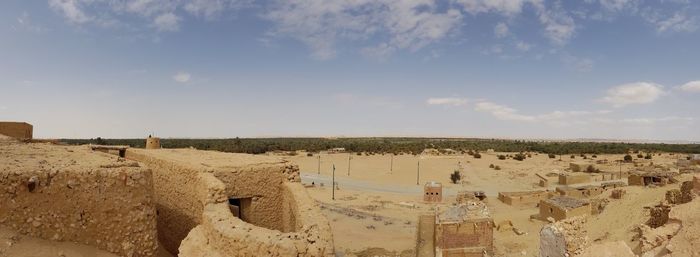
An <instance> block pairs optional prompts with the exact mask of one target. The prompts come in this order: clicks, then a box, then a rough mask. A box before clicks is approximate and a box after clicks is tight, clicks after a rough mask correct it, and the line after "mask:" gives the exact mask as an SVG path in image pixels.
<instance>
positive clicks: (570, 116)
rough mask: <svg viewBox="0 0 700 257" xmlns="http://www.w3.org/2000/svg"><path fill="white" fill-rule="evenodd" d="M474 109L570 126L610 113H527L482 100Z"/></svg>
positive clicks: (501, 116)
mask: <svg viewBox="0 0 700 257" xmlns="http://www.w3.org/2000/svg"><path fill="white" fill-rule="evenodd" d="M474 110H476V111H478V112H485V113H489V114H491V115H492V116H494V117H495V118H497V119H499V120H505V121H518V122H532V123H534V122H543V123H546V124H548V125H552V126H558V127H561V126H569V125H572V124H577V123H582V122H583V121H582V120H580V118H582V117H589V118H598V116H601V115H606V114H609V113H610V111H609V110H599V111H551V112H548V113H542V114H534V115H527V114H522V113H521V112H520V111H519V110H517V109H515V108H512V107H509V106H507V105H502V104H497V103H494V102H490V101H486V100H482V101H479V102H477V103H476V104H475V108H474Z"/></svg>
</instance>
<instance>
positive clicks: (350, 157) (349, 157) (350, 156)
mask: <svg viewBox="0 0 700 257" xmlns="http://www.w3.org/2000/svg"><path fill="white" fill-rule="evenodd" d="M350 159H352V154H351V153H349V154H348V177H350Z"/></svg>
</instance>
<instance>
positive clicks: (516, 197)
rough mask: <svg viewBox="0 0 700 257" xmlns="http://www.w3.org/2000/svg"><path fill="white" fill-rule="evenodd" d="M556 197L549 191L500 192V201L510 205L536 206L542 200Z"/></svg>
mask: <svg viewBox="0 0 700 257" xmlns="http://www.w3.org/2000/svg"><path fill="white" fill-rule="evenodd" d="M553 195H554V193H552V192H548V191H525V192H499V193H498V200H501V202H503V203H505V204H508V205H532V206H535V205H536V204H537V203H539V202H540V201H541V200H546V199H549V198H551V197H552V196H553Z"/></svg>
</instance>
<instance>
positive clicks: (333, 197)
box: [331, 164, 335, 200]
mask: <svg viewBox="0 0 700 257" xmlns="http://www.w3.org/2000/svg"><path fill="white" fill-rule="evenodd" d="M332 184H333V185H331V186H332V187H333V196H332V197H331V198H332V199H333V200H335V164H333V183H332Z"/></svg>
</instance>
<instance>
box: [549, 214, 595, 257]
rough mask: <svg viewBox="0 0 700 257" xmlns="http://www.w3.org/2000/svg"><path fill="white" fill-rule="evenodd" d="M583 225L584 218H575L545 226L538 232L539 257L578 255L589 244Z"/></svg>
mask: <svg viewBox="0 0 700 257" xmlns="http://www.w3.org/2000/svg"><path fill="white" fill-rule="evenodd" d="M585 223H586V217H585V216H577V217H573V218H569V219H565V220H561V221H558V222H554V223H550V224H547V225H545V226H544V227H543V228H542V230H540V257H565V256H573V255H576V254H580V253H581V252H582V251H583V250H584V249H585V248H586V247H587V246H588V244H589V241H588V236H587V234H588V231H586V226H585Z"/></svg>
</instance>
